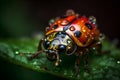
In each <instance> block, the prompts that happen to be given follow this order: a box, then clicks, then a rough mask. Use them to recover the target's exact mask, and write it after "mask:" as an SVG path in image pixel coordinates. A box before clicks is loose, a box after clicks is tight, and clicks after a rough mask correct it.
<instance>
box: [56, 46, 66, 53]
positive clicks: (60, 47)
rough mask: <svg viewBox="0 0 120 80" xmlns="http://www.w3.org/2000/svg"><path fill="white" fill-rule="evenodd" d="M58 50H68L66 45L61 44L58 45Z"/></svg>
mask: <svg viewBox="0 0 120 80" xmlns="http://www.w3.org/2000/svg"><path fill="white" fill-rule="evenodd" d="M58 50H59V51H60V52H63V51H65V50H66V46H65V45H59V46H58Z"/></svg>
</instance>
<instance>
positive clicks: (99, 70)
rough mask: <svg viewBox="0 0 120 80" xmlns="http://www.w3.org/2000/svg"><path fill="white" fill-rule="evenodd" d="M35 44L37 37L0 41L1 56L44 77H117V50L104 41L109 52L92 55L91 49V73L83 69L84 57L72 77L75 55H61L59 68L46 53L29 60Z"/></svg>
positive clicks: (86, 79)
mask: <svg viewBox="0 0 120 80" xmlns="http://www.w3.org/2000/svg"><path fill="white" fill-rule="evenodd" d="M38 43H39V40H36V39H30V38H22V39H6V40H1V41H0V57H1V58H2V59H5V60H6V61H8V62H11V63H14V64H16V65H20V66H21V67H24V68H26V69H31V70H33V71H37V72H39V73H40V75H41V77H42V76H43V77H44V79H43V78H42V79H43V80H46V79H49V80H50V79H54V78H62V79H65V80H66V79H70V80H74V79H75V80H99V79H104V80H120V75H119V74H120V50H119V49H117V48H116V47H115V45H113V44H112V43H110V42H109V41H107V40H104V41H103V42H102V43H103V49H102V50H103V51H109V52H106V54H102V55H99V54H95V51H91V52H90V54H89V67H90V73H87V71H86V70H85V65H84V61H85V59H84V57H85V56H83V58H82V60H81V64H80V65H79V74H78V76H77V77H74V76H73V75H74V63H75V59H76V56H75V55H71V56H67V55H65V54H62V62H61V63H60V65H59V66H58V67H55V66H54V62H50V61H49V60H47V59H46V55H45V53H42V54H41V55H39V56H38V57H37V58H35V59H33V60H29V59H28V57H30V56H31V55H32V54H34V53H35V52H36V51H37V46H38ZM44 75H45V76H44ZM50 75H51V76H50ZM45 77H46V78H45Z"/></svg>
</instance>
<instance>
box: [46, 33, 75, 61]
mask: <svg viewBox="0 0 120 80" xmlns="http://www.w3.org/2000/svg"><path fill="white" fill-rule="evenodd" d="M44 47H45V49H46V53H47V58H48V59H49V60H51V61H54V60H56V59H57V56H58V55H59V54H62V53H66V54H67V55H71V54H73V53H74V52H75V50H76V45H75V44H74V43H73V41H72V39H71V38H70V37H69V36H68V35H67V34H66V33H64V32H53V33H51V34H49V35H48V36H46V38H45V42H44Z"/></svg>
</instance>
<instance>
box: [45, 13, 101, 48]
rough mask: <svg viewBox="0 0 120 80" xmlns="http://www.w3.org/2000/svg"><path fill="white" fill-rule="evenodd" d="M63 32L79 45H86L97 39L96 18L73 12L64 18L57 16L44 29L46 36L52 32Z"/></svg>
mask: <svg viewBox="0 0 120 80" xmlns="http://www.w3.org/2000/svg"><path fill="white" fill-rule="evenodd" d="M62 31H63V32H65V33H66V34H68V36H70V38H71V39H72V40H73V41H74V42H75V43H76V44H77V45H78V46H79V47H86V46H88V45H90V44H91V43H92V42H94V41H97V40H98V39H99V30H98V29H97V25H96V19H95V18H94V17H93V16H91V17H89V18H87V17H85V16H80V17H78V15H76V14H74V15H70V16H66V17H64V18H60V17H59V18H57V19H55V21H54V22H53V23H52V24H50V27H49V29H47V31H46V36H48V35H49V34H51V33H53V32H62Z"/></svg>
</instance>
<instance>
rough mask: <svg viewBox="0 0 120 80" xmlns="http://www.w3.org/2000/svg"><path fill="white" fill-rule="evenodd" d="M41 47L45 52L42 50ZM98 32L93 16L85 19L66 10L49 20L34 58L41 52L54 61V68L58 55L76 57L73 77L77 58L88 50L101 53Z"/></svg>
mask: <svg viewBox="0 0 120 80" xmlns="http://www.w3.org/2000/svg"><path fill="white" fill-rule="evenodd" d="M42 46H43V47H44V48H45V50H42ZM101 47H102V45H101V42H100V32H99V30H98V28H97V25H96V18H95V17H94V16H90V17H86V16H80V15H79V14H76V13H75V12H74V11H73V10H68V11H67V12H66V15H64V16H62V17H57V18H55V19H52V20H50V22H49V27H47V28H46V32H45V38H44V39H42V40H40V43H39V46H38V52H37V53H36V54H33V55H32V56H31V58H35V57H36V56H38V55H39V54H41V53H42V52H45V53H46V56H47V58H48V60H50V61H55V66H58V65H59V63H60V62H61V59H60V54H62V53H65V54H66V55H72V54H73V55H76V56H78V59H77V60H76V62H75V75H77V74H78V64H79V62H80V61H79V58H80V57H81V56H82V55H83V54H85V53H87V52H89V49H90V48H92V49H96V50H98V51H101ZM85 61H86V63H87V62H88V59H87V58H86V60H85Z"/></svg>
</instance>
